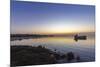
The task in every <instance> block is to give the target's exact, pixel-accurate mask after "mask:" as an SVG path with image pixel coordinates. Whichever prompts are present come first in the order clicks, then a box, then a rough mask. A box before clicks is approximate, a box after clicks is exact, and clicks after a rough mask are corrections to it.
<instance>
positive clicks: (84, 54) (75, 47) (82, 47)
mask: <svg viewBox="0 0 100 67" xmlns="http://www.w3.org/2000/svg"><path fill="white" fill-rule="evenodd" d="M11 45H31V46H38V45H43V46H45V47H47V48H49V49H51V50H55V49H56V51H57V52H59V53H67V52H70V51H72V52H74V53H75V54H77V55H79V56H80V58H81V60H82V61H94V60H95V40H94V37H88V38H87V40H78V41H77V42H76V41H75V40H74V39H73V37H47V38H33V39H23V40H14V41H11Z"/></svg>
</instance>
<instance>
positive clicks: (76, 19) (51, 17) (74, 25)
mask: <svg viewBox="0 0 100 67" xmlns="http://www.w3.org/2000/svg"><path fill="white" fill-rule="evenodd" d="M94 26H95V6H90V5H71V4H54V3H52V4H51V3H41V2H23V1H12V2H11V33H13V34H14V33H15V34H16V33H25V34H26V33H30V34H32V33H33V34H55V33H56V34H61V33H75V32H94V30H95V29H94Z"/></svg>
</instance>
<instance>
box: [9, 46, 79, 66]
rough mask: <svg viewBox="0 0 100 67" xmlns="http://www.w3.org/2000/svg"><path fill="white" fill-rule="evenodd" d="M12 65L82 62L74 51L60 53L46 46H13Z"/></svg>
mask: <svg viewBox="0 0 100 67" xmlns="http://www.w3.org/2000/svg"><path fill="white" fill-rule="evenodd" d="M10 62H11V66H27V65H44V64H57V63H70V62H71V63H72V62H80V56H77V57H75V54H74V53H73V52H68V53H66V54H63V55H60V54H58V53H57V52H54V51H51V50H50V49H48V48H46V47H44V46H41V45H40V46H37V47H33V46H11V61H10Z"/></svg>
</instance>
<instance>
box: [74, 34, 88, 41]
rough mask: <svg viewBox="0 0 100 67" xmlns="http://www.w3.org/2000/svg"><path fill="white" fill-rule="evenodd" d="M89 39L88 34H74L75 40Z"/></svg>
mask: <svg viewBox="0 0 100 67" xmlns="http://www.w3.org/2000/svg"><path fill="white" fill-rule="evenodd" d="M86 39H87V36H85V35H83V36H79V35H77V34H76V35H75V36H74V40H75V41H78V40H86Z"/></svg>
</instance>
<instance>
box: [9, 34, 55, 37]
mask: <svg viewBox="0 0 100 67" xmlns="http://www.w3.org/2000/svg"><path fill="white" fill-rule="evenodd" d="M49 36H53V35H40V34H11V37H49Z"/></svg>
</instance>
